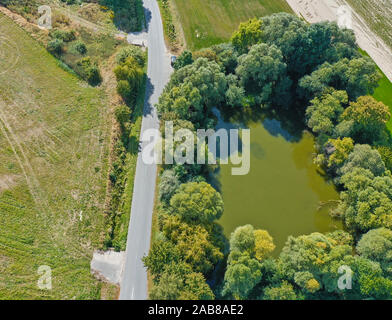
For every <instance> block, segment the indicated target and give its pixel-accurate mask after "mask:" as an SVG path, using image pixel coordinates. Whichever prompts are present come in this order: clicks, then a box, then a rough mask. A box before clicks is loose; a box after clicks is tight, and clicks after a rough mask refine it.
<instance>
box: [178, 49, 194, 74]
mask: <svg viewBox="0 0 392 320" xmlns="http://www.w3.org/2000/svg"><path fill="white" fill-rule="evenodd" d="M192 63H193V57H192V52H190V51H188V50H185V51H184V52H183V53H181V55H180V56H179V57H178V58H177V60H176V62H174V65H173V67H174V69H175V70H178V69H181V68H183V67H185V66H187V65H189V64H192Z"/></svg>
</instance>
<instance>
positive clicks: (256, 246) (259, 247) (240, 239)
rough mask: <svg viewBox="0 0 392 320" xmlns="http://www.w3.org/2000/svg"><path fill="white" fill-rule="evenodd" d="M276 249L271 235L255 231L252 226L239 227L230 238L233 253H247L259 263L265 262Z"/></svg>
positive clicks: (263, 231)
mask: <svg viewBox="0 0 392 320" xmlns="http://www.w3.org/2000/svg"><path fill="white" fill-rule="evenodd" d="M274 249H275V245H274V243H273V239H272V237H271V236H270V234H269V233H268V232H267V231H265V230H255V229H254V228H253V226H252V225H250V224H247V225H245V226H242V227H237V228H236V229H235V230H234V232H233V233H232V234H231V236H230V250H231V251H239V252H247V253H248V254H249V255H250V257H252V258H256V259H257V260H259V261H262V260H264V259H265V258H266V257H267V256H268V255H269V254H270V253H271V252H272V251H273V250H274Z"/></svg>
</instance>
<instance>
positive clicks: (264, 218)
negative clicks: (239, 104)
mask: <svg viewBox="0 0 392 320" xmlns="http://www.w3.org/2000/svg"><path fill="white" fill-rule="evenodd" d="M220 125H221V126H223V125H224V123H223V121H222V120H220ZM226 125H227V124H226ZM230 125H231V126H233V125H232V124H230ZM248 127H249V128H250V130H251V164H250V172H249V174H248V175H245V176H233V175H231V166H230V165H221V168H220V171H219V173H218V174H217V179H218V180H219V182H220V190H221V192H222V195H223V199H224V203H225V211H224V214H223V216H222V218H221V220H220V224H221V225H222V226H223V228H224V233H225V235H226V236H230V233H231V232H233V231H234V229H235V228H236V227H238V226H241V225H244V224H248V223H250V224H252V225H253V226H254V227H255V228H260V229H265V230H268V232H269V233H270V234H271V235H272V237H273V238H274V243H275V245H276V246H277V249H276V250H275V255H277V254H279V252H280V250H281V248H282V247H283V245H284V243H285V241H286V240H287V237H288V236H289V235H294V236H298V235H301V234H309V233H311V232H316V231H318V232H328V231H333V230H336V229H340V228H341V227H342V226H341V223H340V222H339V221H336V220H333V219H332V218H330V217H329V215H328V211H329V209H330V208H331V206H333V205H336V202H334V201H331V200H337V199H338V198H339V195H338V193H337V192H336V190H335V188H334V186H333V184H331V183H328V182H327V181H326V180H325V179H324V178H323V176H322V175H320V173H319V172H318V171H317V167H316V166H315V165H314V164H313V161H312V159H313V153H314V140H313V136H312V135H311V134H310V133H307V132H304V131H303V130H301V138H300V137H299V135H297V136H296V137H294V136H292V135H291V134H290V133H289V132H288V131H286V130H285V129H283V128H282V126H281V124H280V123H279V121H277V120H266V119H265V120H264V122H262V124H261V122H249V123H248ZM323 203H324V204H326V205H322V206H320V204H323Z"/></svg>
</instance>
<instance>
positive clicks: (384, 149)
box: [377, 146, 392, 171]
mask: <svg viewBox="0 0 392 320" xmlns="http://www.w3.org/2000/svg"><path fill="white" fill-rule="evenodd" d="M377 151H378V152H379V153H380V156H381V159H382V161H384V163H385V167H386V168H387V169H388V170H390V171H392V148H391V147H389V146H380V147H377Z"/></svg>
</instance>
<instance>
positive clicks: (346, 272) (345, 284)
mask: <svg viewBox="0 0 392 320" xmlns="http://www.w3.org/2000/svg"><path fill="white" fill-rule="evenodd" d="M338 272H339V274H342V273H343V275H342V276H340V277H339V279H338V288H339V289H340V290H351V289H352V287H353V284H352V276H353V272H352V270H351V268H350V267H349V266H346V265H343V266H340V267H339V269H338Z"/></svg>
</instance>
